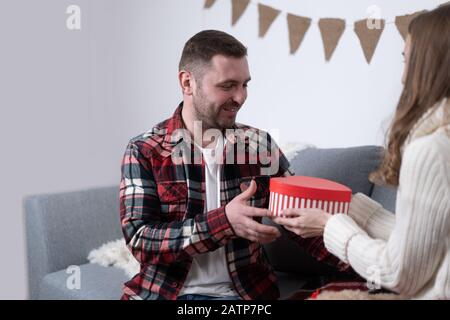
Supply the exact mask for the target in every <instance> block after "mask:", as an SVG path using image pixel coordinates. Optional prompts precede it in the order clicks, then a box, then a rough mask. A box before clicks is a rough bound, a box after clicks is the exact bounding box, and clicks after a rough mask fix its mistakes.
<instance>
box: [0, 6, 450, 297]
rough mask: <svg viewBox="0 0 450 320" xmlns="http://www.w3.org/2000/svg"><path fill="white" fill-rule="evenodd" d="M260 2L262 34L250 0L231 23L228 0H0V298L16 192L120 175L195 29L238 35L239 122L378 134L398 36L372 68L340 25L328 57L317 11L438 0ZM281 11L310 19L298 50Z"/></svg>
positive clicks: (16, 225) (347, 139)
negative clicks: (267, 21)
mask: <svg viewBox="0 0 450 320" xmlns="http://www.w3.org/2000/svg"><path fill="white" fill-rule="evenodd" d="M260 2H261V3H264V4H268V5H272V6H274V7H276V8H278V9H281V10H282V11H283V14H282V15H281V16H280V17H278V19H277V20H276V21H275V23H274V24H273V26H272V28H271V29H270V30H269V32H268V34H267V36H266V37H265V38H264V39H259V38H258V37H257V34H258V31H257V28H258V23H257V21H258V16H257V7H256V5H251V6H250V7H249V8H248V10H247V12H246V13H245V14H244V16H243V17H242V18H241V20H240V21H239V22H238V24H237V25H236V26H235V27H231V23H230V22H231V17H230V13H231V5H230V1H229V0H217V3H216V4H215V5H214V6H213V7H212V8H211V9H210V10H203V9H202V7H203V0H133V1H125V0H122V1H120V0H95V1H89V0H70V1H68V0H39V1H33V0H28V1H25V0H1V1H0V90H1V91H0V108H1V109H0V110H1V116H0V146H1V148H2V153H1V157H0V168H1V172H0V173H1V177H2V183H1V185H0V203H1V209H0V218H1V221H2V224H1V225H2V232H0V252H2V257H3V258H2V260H1V267H0V299H22V298H25V297H26V267H25V261H26V260H25V245H24V243H25V238H24V222H23V212H22V207H21V201H22V198H23V196H24V195H28V194H35V193H46V192H58V191H67V190H74V189H81V188H87V187H91V186H102V185H110V184H117V183H118V181H119V178H120V177H119V170H120V161H121V156H122V154H123V151H124V148H125V145H126V142H127V141H128V139H129V138H131V137H133V136H135V135H137V134H139V133H141V132H143V131H144V130H147V129H148V128H150V127H151V126H152V124H154V123H155V122H157V121H159V120H162V119H164V118H166V117H168V116H169V115H170V114H172V112H173V109H174V108H175V107H176V105H177V104H178V102H179V101H180V98H181V97H180V94H179V89H178V85H177V79H176V74H177V63H178V59H179V57H180V53H181V49H182V47H183V45H184V42H185V41H186V40H187V39H188V38H189V37H190V36H192V35H193V34H194V33H196V32H197V31H200V30H202V29H210V28H216V29H221V30H224V31H227V32H230V33H232V34H233V35H235V36H236V37H237V38H239V39H240V40H242V42H244V44H246V45H247V46H248V48H249V62H250V68H251V74H252V77H253V80H252V82H251V84H250V90H249V98H248V100H247V103H246V107H245V108H244V109H243V110H242V111H241V114H240V116H239V121H240V122H244V123H248V124H251V125H254V126H257V127H260V128H263V129H266V130H272V129H280V135H279V141H280V143H285V142H288V141H303V142H310V143H313V144H316V145H318V146H321V147H338V146H339V147H340V146H354V145H362V144H379V143H381V142H382V138H383V135H382V131H381V130H380V129H381V125H382V123H383V121H386V120H388V118H389V116H390V115H391V114H392V112H393V108H394V107H395V103H396V100H397V98H398V95H399V93H400V89H401V86H400V80H399V79H400V76H401V69H402V63H401V54H400V53H401V51H402V46H403V41H402V39H401V37H400V35H399V34H398V32H397V30H396V29H395V26H394V25H388V26H387V27H386V30H385V31H384V33H383V35H382V37H381V39H380V43H379V46H378V48H377V51H376V53H375V56H374V58H373V60H372V64H371V65H370V66H369V65H367V63H366V62H365V59H364V56H363V53H362V51H361V48H360V46H359V44H358V40H357V38H356V36H355V34H354V32H353V30H352V29H353V28H352V27H351V26H349V27H347V29H346V31H345V33H344V35H343V37H342V39H341V42H340V44H339V46H338V48H337V49H336V51H335V53H334V56H333V58H332V60H331V62H330V63H325V62H324V58H323V49H322V43H321V40H320V35H319V30H318V27H317V20H318V19H319V18H321V17H327V16H330V17H340V18H345V19H347V23H348V24H351V23H352V22H353V21H354V20H356V19H360V18H363V17H364V16H365V12H366V8H367V7H368V6H369V5H372V4H376V5H379V6H380V7H381V9H382V13H383V16H384V18H385V19H386V20H387V21H393V19H394V17H395V15H399V14H405V13H410V12H414V11H417V10H420V9H424V8H426V9H429V8H433V7H434V6H435V5H437V4H438V3H443V2H445V1H439V0H410V1H407V2H406V1H401V0H395V1H393V0H383V1H381V0H380V1H373V0H351V1H349V0H345V1H344V0H342V1H336V0H314V1H313V0H305V1H300V0H298V1H292V0H277V1H268V0H261V1H260ZM254 3H257V1H256V0H254ZM70 4H77V5H79V6H80V7H81V10H82V30H80V31H69V30H68V29H67V28H66V24H65V20H66V18H67V15H66V13H65V10H66V8H67V6H69V5H70ZM286 12H290V13H294V14H298V15H304V16H309V17H312V18H313V20H314V23H315V24H313V25H312V27H311V29H310V30H309V31H308V33H307V34H306V37H305V39H304V41H303V44H302V46H301V47H300V49H299V51H298V52H297V54H296V55H294V56H291V55H289V47H288V33H287V26H286V20H285V14H286Z"/></svg>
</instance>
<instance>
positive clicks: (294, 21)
mask: <svg viewBox="0 0 450 320" xmlns="http://www.w3.org/2000/svg"><path fill="white" fill-rule="evenodd" d="M287 22H288V29H289V44H290V47H291V54H295V53H296V52H297V50H298V48H299V47H300V45H301V43H302V41H303V38H304V37H305V34H306V31H308V29H309V27H310V26H311V19H310V18H307V17H301V16H296V15H293V14H290V13H289V14H288V15H287Z"/></svg>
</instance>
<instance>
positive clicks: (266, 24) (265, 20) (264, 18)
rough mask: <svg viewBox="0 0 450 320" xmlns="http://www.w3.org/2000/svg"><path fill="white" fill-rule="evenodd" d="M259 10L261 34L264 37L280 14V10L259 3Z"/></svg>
mask: <svg viewBox="0 0 450 320" xmlns="http://www.w3.org/2000/svg"><path fill="white" fill-rule="evenodd" d="M258 11H259V36H260V37H261V38H262V37H264V36H265V35H266V33H267V31H268V30H269V28H270V26H271V25H272V23H273V22H274V21H275V19H276V18H277V17H278V15H279V14H280V10H277V9H274V8H272V7H269V6H265V5H263V4H260V3H258Z"/></svg>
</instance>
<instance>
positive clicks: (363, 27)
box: [355, 19, 385, 63]
mask: <svg viewBox="0 0 450 320" xmlns="http://www.w3.org/2000/svg"><path fill="white" fill-rule="evenodd" d="M376 24H379V25H378V26H377V27H373V28H372V29H369V27H368V25H376ZM384 26H385V21H384V20H383V19H380V20H374V19H364V20H359V21H356V22H355V33H356V35H357V36H358V38H359V42H360V43H361V48H362V49H363V52H364V56H365V57H366V60H367V63H370V61H371V60H372V57H373V54H374V53H375V49H376V48H377V45H378V41H379V40H380V37H381V34H382V33H383V30H384Z"/></svg>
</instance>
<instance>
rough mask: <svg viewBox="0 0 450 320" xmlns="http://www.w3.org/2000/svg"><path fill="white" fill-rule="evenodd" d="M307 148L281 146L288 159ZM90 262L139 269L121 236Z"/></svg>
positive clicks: (94, 253) (128, 271) (133, 271)
mask: <svg viewBox="0 0 450 320" xmlns="http://www.w3.org/2000/svg"><path fill="white" fill-rule="evenodd" d="M307 148H315V146H313V145H311V144H306V143H292V142H291V143H288V144H286V145H285V146H284V147H282V148H281V150H282V151H283V153H284V154H285V156H286V158H287V159H288V160H289V161H290V160H292V159H293V158H294V157H295V156H296V155H297V153H299V152H300V151H301V150H304V149H307ZM88 260H89V262H90V263H97V264H99V265H101V266H104V267H110V266H112V267H116V268H120V269H123V270H124V271H125V273H126V274H127V275H128V276H130V277H133V276H135V275H136V274H137V273H138V272H139V269H140V266H139V262H138V261H137V260H136V259H135V258H134V257H133V255H132V254H131V252H130V250H128V248H127V247H126V244H125V240H124V239H123V238H121V239H117V240H115V241H110V242H108V243H105V244H103V245H102V246H101V247H99V248H97V249H94V250H92V251H91V252H90V253H89V255H88Z"/></svg>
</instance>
